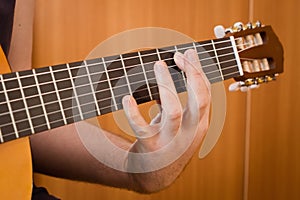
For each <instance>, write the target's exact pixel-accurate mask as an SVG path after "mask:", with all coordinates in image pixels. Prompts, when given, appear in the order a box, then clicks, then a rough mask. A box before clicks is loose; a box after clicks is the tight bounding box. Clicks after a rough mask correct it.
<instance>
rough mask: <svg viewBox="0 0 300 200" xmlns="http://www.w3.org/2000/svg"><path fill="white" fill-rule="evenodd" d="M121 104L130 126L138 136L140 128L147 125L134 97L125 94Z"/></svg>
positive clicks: (140, 131) (140, 132) (140, 133)
mask: <svg viewBox="0 0 300 200" xmlns="http://www.w3.org/2000/svg"><path fill="white" fill-rule="evenodd" d="M122 104H123V108H124V111H125V114H126V117H127V119H128V122H129V124H130V126H131V128H132V129H133V131H134V132H135V133H136V134H137V136H138V137H140V136H141V135H142V129H143V128H144V127H147V126H148V124H147V122H146V121H145V119H144V118H143V116H142V115H141V113H140V111H139V109H138V106H137V103H136V101H135V99H134V98H133V97H132V96H129V95H126V96H124V97H123V99H122Z"/></svg>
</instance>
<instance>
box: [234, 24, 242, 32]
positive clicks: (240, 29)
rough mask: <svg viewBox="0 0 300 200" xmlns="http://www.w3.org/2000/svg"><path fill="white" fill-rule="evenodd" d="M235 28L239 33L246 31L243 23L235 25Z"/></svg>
mask: <svg viewBox="0 0 300 200" xmlns="http://www.w3.org/2000/svg"><path fill="white" fill-rule="evenodd" d="M233 27H234V29H235V30H236V31H238V32H239V31H242V30H244V24H243V23H242V22H236V23H234V25H233Z"/></svg>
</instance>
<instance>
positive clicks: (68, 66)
mask: <svg viewBox="0 0 300 200" xmlns="http://www.w3.org/2000/svg"><path fill="white" fill-rule="evenodd" d="M66 66H67V69H68V72H69V76H70V79H71V80H70V81H71V85H72V88H73V94H74V96H75V101H76V104H77V107H78V111H79V113H80V118H81V120H83V119H84V118H83V114H82V110H81V106H80V102H79V99H78V96H77V91H76V88H75V85H74V80H73V76H72V72H71V69H70V65H69V63H67V64H66Z"/></svg>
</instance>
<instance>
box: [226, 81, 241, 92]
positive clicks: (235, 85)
mask: <svg viewBox="0 0 300 200" xmlns="http://www.w3.org/2000/svg"><path fill="white" fill-rule="evenodd" d="M240 87H241V83H240V82H234V83H232V84H230V85H229V88H228V89H229V91H230V92H234V91H238V90H239V89H240Z"/></svg>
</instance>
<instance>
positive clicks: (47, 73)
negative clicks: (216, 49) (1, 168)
mask: <svg viewBox="0 0 300 200" xmlns="http://www.w3.org/2000/svg"><path fill="white" fill-rule="evenodd" d="M198 55H199V54H198ZM231 55H232V56H233V55H234V53H227V54H223V55H221V56H219V57H220V58H221V57H223V56H231ZM212 58H213V57H207V58H204V59H200V62H203V61H206V60H211V59H212ZM164 60H165V61H173V58H171V57H170V58H167V59H164ZM235 60H236V59H234V58H233V59H231V60H225V61H223V62H221V64H224V63H228V62H232V61H235ZM155 62H156V61H151V62H147V63H142V64H140V63H139V64H136V65H128V66H126V67H127V69H130V68H133V67H144V65H149V64H154V63H155ZM100 64H102V63H100ZM97 65H98V63H96V64H95V63H93V64H89V65H87V67H92V66H97ZM215 65H216V64H215V63H211V64H206V65H203V66H201V67H202V70H203V71H204V70H205V69H206V68H208V67H211V66H215ZM175 66H176V65H169V66H168V67H169V68H173V67H175ZM81 67H82V65H81V66H77V67H74V68H72V70H74V69H80V68H81ZM231 68H232V67H231V66H228V67H224V68H222V69H223V71H224V70H228V69H231ZM120 70H122V69H114V70H108V71H110V72H113V71H114V72H116V71H120ZM153 71H154V70H152V69H150V70H146V72H148V73H150V72H153ZM58 72H66V70H65V69H63V70H58V71H54V73H58ZM215 72H220V70H219V69H217V70H214V71H209V72H206V75H209V74H211V73H215ZM103 73H104V72H95V73H90V75H91V76H95V75H99V74H100V75H101V74H103ZM50 74H51V72H43V73H37V76H42V75H50ZM143 74H144V72H141V73H135V74H130V75H129V76H128V77H129V78H130V76H136V75H143ZM84 76H87V74H84V75H78V76H76V78H82V77H84ZM32 77H33V74H31V75H26V76H22V77H21V78H22V79H25V78H32ZM122 77H123V76H120V77H116V78H110V80H118V79H119V78H122ZM76 78H75V79H76ZM12 80H13V81H14V80H16V79H14V78H10V79H5V81H12ZM66 80H71V78H70V77H68V78H65V79H57V80H51V81H49V82H42V83H39V85H40V86H43V85H47V84H51V83H54V81H55V82H56V83H59V82H62V81H66ZM99 83H101V82H99ZM35 86H36V84H34V87H35ZM30 87H32V85H29V86H23V88H24V89H28V88H30ZM18 90H19V88H17V87H16V88H11V89H8V90H7V92H14V91H18ZM1 93H2V91H0V94H1ZM29 97H30V96H29ZM0 105H1V103H0Z"/></svg>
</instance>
